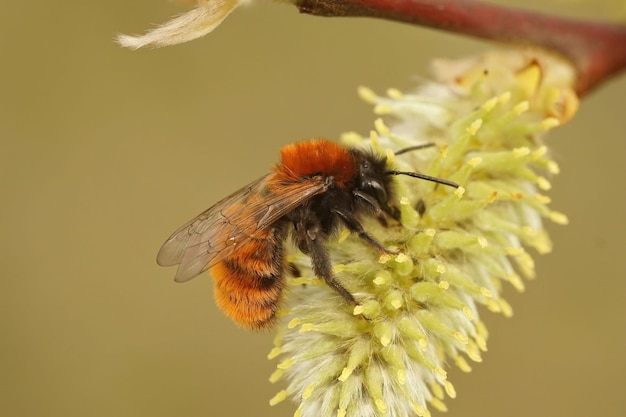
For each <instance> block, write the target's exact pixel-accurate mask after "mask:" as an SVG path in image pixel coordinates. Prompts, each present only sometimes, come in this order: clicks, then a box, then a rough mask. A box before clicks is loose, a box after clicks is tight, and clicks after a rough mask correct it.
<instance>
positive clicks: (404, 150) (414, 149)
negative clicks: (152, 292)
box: [394, 142, 435, 155]
mask: <svg viewBox="0 0 626 417" xmlns="http://www.w3.org/2000/svg"><path fill="white" fill-rule="evenodd" d="M433 146H435V144H434V143H432V142H429V143H422V144H421V145H415V146H409V147H408V148H403V149H400V150H398V151H395V152H394V153H395V154H396V155H402V154H403V153H407V152H411V151H416V150H418V149H425V148H432V147H433Z"/></svg>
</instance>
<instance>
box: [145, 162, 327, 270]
mask: <svg viewBox="0 0 626 417" xmlns="http://www.w3.org/2000/svg"><path fill="white" fill-rule="evenodd" d="M272 175H273V174H269V175H266V176H264V177H261V178H259V179H258V180H256V181H254V182H253V183H251V184H249V185H247V186H245V187H244V188H242V189H240V190H238V191H236V192H235V193H233V194H231V195H230V196H228V197H226V198H225V199H223V200H222V201H220V202H218V203H216V204H215V205H214V206H213V207H211V208H209V209H208V210H206V211H205V212H203V213H201V214H200V215H199V216H197V217H196V218H195V219H193V220H191V221H189V222H188V223H186V224H185V225H183V226H182V227H180V228H179V229H178V230H177V231H175V232H174V233H173V234H172V236H170V238H169V239H167V241H165V243H164V244H163V246H162V247H161V250H160V251H159V254H158V255H157V263H158V264H159V265H162V266H171V265H177V264H178V265H179V266H178V271H177V272H176V276H175V277H174V279H175V280H176V281H178V282H183V281H188V280H190V279H191V278H193V277H195V276H196V275H199V274H201V273H202V272H204V271H206V270H207V269H209V268H210V267H212V266H213V265H215V264H217V263H218V262H220V261H221V260H223V259H224V258H226V257H227V256H229V255H231V254H232V253H233V252H234V251H235V250H236V249H237V247H239V246H240V245H243V244H244V243H245V242H247V241H248V240H250V239H251V238H252V237H254V234H255V233H256V232H257V231H259V230H263V229H265V228H267V227H268V226H270V225H272V224H273V223H274V222H276V221H277V220H278V219H279V218H281V217H282V216H284V215H285V214H286V213H288V212H290V211H291V210H293V209H294V208H296V207H298V206H300V205H302V204H304V203H305V202H307V201H308V200H310V199H311V198H312V197H313V196H315V195H317V194H320V193H322V192H324V191H326V190H327V189H328V187H329V180H328V179H325V178H324V177H322V176H316V177H312V178H308V179H306V180H305V181H302V182H299V183H296V184H290V185H286V186H284V187H282V188H281V190H280V192H275V193H271V192H269V191H268V190H267V188H266V187H267V181H268V180H269V178H270V177H271V176H272Z"/></svg>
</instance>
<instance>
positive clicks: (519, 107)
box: [513, 101, 530, 115]
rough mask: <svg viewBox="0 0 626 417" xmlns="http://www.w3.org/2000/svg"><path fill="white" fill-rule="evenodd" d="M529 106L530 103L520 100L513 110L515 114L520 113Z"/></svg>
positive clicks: (525, 110)
mask: <svg viewBox="0 0 626 417" xmlns="http://www.w3.org/2000/svg"><path fill="white" fill-rule="evenodd" d="M529 107H530V105H529V104H528V102H527V101H522V102H520V103H518V104H517V105H516V106H515V107H513V112H514V113H515V114H517V115H520V114H522V113H526V112H527V111H528V109H529Z"/></svg>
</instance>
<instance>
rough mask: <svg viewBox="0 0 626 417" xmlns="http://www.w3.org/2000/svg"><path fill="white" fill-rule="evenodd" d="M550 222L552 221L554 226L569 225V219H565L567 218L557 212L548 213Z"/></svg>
mask: <svg viewBox="0 0 626 417" xmlns="http://www.w3.org/2000/svg"><path fill="white" fill-rule="evenodd" d="M550 220H552V221H553V222H554V223H556V224H562V225H565V224H568V223H569V219H568V218H567V216H566V215H565V214H563V213H559V212H557V211H551V212H550Z"/></svg>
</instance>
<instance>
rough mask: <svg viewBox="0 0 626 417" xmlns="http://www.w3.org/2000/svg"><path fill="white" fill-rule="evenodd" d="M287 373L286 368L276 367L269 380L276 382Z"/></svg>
mask: <svg viewBox="0 0 626 417" xmlns="http://www.w3.org/2000/svg"><path fill="white" fill-rule="evenodd" d="M284 374H285V370H284V369H276V370H275V371H274V372H272V375H270V378H269V381H270V382H271V383H272V384H274V383H276V382H278V381H279V380H280V378H282V376H283V375H284Z"/></svg>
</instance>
